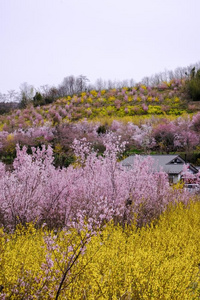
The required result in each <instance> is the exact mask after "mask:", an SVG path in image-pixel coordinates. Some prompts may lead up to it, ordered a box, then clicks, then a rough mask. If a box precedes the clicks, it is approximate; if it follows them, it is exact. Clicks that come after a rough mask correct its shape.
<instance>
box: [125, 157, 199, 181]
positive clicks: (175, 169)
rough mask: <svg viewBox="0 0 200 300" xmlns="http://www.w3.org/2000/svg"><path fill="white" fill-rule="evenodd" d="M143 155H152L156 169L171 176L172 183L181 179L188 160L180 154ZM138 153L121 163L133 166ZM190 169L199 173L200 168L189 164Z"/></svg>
mask: <svg viewBox="0 0 200 300" xmlns="http://www.w3.org/2000/svg"><path fill="white" fill-rule="evenodd" d="M141 156H142V157H144V158H145V157H151V158H153V160H154V166H155V170H157V171H159V170H162V171H164V172H166V173H167V174H168V176H169V182H170V183H176V182H178V181H179V180H180V179H181V175H182V172H183V168H184V165H185V164H186V162H185V161H184V159H182V158H181V157H180V156H179V155H141ZM135 157H136V155H131V156H129V157H127V158H125V159H124V160H123V161H122V162H121V164H122V166H124V167H126V168H132V166H133V163H134V159H135ZM188 171H189V172H190V173H192V174H197V173H198V169H197V168H196V167H194V166H193V165H192V164H188Z"/></svg>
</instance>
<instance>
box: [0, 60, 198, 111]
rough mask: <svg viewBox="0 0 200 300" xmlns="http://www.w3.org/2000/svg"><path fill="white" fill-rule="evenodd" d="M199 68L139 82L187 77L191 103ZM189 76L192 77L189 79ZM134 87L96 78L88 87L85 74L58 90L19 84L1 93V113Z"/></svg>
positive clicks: (152, 83)
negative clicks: (65, 98) (16, 88)
mask: <svg viewBox="0 0 200 300" xmlns="http://www.w3.org/2000/svg"><path fill="white" fill-rule="evenodd" d="M199 69H200V62H198V63H196V64H192V65H190V66H187V67H178V68H176V69H175V70H174V71H172V70H170V71H169V70H165V71H164V72H160V73H156V74H154V75H152V76H149V77H148V76H146V77H144V78H143V79H142V80H141V82H140V83H142V84H145V85H146V86H149V87H152V86H153V87H156V86H159V85H160V84H161V83H162V82H169V81H171V80H173V79H183V78H186V79H189V80H193V81H192V82H191V84H190V85H189V86H188V91H189V92H190V95H191V98H193V100H198V98H199V94H200V91H199V89H200V88H198V86H199V81H200V79H199V78H198V76H196V77H195V75H198V70H199ZM196 71H197V72H196ZM191 74H192V75H193V77H191ZM136 84H137V83H136V82H135V81H134V79H129V80H128V79H127V80H123V81H117V80H114V81H112V80H103V79H102V78H98V79H97V80H96V82H95V83H94V84H91V83H90V80H89V79H88V78H87V77H86V76H84V75H80V76H78V77H75V76H73V75H70V76H67V77H65V78H64V79H63V81H62V82H61V84H59V85H58V86H57V87H55V86H49V85H44V86H41V87H39V88H35V87H34V86H33V85H30V84H28V83H26V82H25V83H23V84H21V86H20V91H19V92H16V91H15V90H10V91H8V93H7V94H2V93H0V114H4V113H8V112H9V111H10V110H12V109H15V108H16V107H18V108H25V107H26V106H27V105H28V104H29V103H31V102H32V103H33V105H34V106H38V105H45V104H49V103H52V102H54V101H55V100H56V99H58V98H60V97H65V96H71V95H74V94H80V93H81V92H84V91H91V90H97V91H101V90H109V89H113V88H116V89H120V88H122V87H133V86H134V85H136ZM196 90H198V91H196ZM11 103H12V104H11Z"/></svg>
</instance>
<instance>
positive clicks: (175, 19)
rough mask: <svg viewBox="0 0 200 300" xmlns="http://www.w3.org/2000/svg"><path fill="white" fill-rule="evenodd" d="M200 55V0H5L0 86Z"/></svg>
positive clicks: (132, 70) (110, 74)
mask: <svg viewBox="0 0 200 300" xmlns="http://www.w3.org/2000/svg"><path fill="white" fill-rule="evenodd" d="M199 61H200V0H0V92H1V93H6V92H7V91H8V90H11V89H15V90H17V91H18V90H19V86H20V84H22V83H23V82H27V83H29V84H32V85H34V87H36V88H38V87H39V86H42V85H45V84H49V85H55V86H57V85H58V84H59V83H61V82H62V80H63V78H64V77H66V76H69V75H75V76H78V75H80V74H83V75H86V76H87V77H88V79H89V80H90V81H91V83H94V82H95V80H96V79H97V78H100V77H101V78H102V79H105V80H107V79H111V80H115V79H116V80H124V79H131V78H133V79H135V80H136V81H140V80H141V79H142V78H143V77H145V76H150V75H153V74H155V73H158V72H161V71H164V70H165V69H167V70H174V69H175V68H176V67H186V66H188V65H190V64H193V63H196V62H199Z"/></svg>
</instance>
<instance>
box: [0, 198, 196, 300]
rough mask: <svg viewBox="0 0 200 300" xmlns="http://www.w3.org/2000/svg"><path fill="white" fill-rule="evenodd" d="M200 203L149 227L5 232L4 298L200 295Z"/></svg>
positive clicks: (0, 284)
mask: <svg viewBox="0 0 200 300" xmlns="http://www.w3.org/2000/svg"><path fill="white" fill-rule="evenodd" d="M199 216H200V202H198V201H191V202H190V203H189V204H188V206H187V207H185V206H183V204H177V206H176V207H171V208H168V209H167V211H165V213H164V214H162V215H161V216H160V218H159V219H158V220H155V221H154V222H153V223H151V225H150V226H148V227H142V228H136V226H135V225H131V226H124V227H122V226H119V225H114V224H113V223H110V224H107V225H106V226H105V227H104V228H103V229H102V230H101V231H99V232H95V233H94V232H92V231H91V229H90V230H89V229H85V230H83V229H82V230H78V229H77V230H75V229H73V230H70V231H69V230H62V231H60V232H55V231H48V230H47V229H45V226H44V227H43V228H41V229H36V228H35V227H34V225H33V224H27V226H26V227H22V226H19V227H18V228H17V229H16V230H15V232H14V233H6V232H4V231H3V229H1V230H0V270H1V271H0V290H1V292H0V299H116V300H117V299H127V300H128V299H199V297H200V270H199V266H200V217H199Z"/></svg>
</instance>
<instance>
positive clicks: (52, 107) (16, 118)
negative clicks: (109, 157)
mask: <svg viewBox="0 0 200 300" xmlns="http://www.w3.org/2000/svg"><path fill="white" fill-rule="evenodd" d="M36 104H37V102H36V101H32V102H30V103H29V105H28V106H27V107H26V108H25V109H17V110H13V111H11V112H10V113H8V114H4V115H1V116H0V130H1V131H0V157H1V159H2V160H3V161H4V162H8V163H10V162H11V161H12V160H13V158H14V157H15V147H16V144H17V143H18V144H20V145H21V146H23V145H26V146H27V147H28V148H30V147H32V146H41V145H42V144H45V145H47V144H51V145H52V147H53V149H54V155H55V163H56V164H57V165H65V166H67V165H68V164H69V163H70V162H71V161H73V151H72V149H71V145H72V142H73V140H74V138H77V139H81V138H83V137H84V138H86V139H87V140H88V141H90V142H91V143H92V144H93V146H94V147H95V148H98V149H99V150H100V152H101V151H102V150H103V144H102V138H101V135H103V134H106V132H108V131H113V132H115V134H116V135H120V136H121V139H122V141H125V140H126V141H128V142H129V143H128V144H127V147H126V155H127V154H128V153H132V152H136V153H138V152H139V153H141V152H142V153H149V152H152V151H153V152H156V153H170V152H177V151H179V152H186V153H187V154H189V155H190V154H191V153H193V152H194V150H198V145H199V139H200V135H199V122H200V121H199V119H200V117H199V115H198V111H199V109H200V107H199V102H198V101H191V98H190V97H189V95H188V92H187V89H186V81H185V79H182V80H180V79H173V80H171V81H170V82H163V83H161V84H159V85H157V86H156V87H149V86H145V85H144V84H137V85H136V86H133V87H123V88H120V89H110V90H100V91H96V90H91V91H85V92H82V93H79V94H75V95H72V96H66V97H61V98H58V99H57V100H55V101H54V102H53V103H50V104H48V105H41V106H37V105H36ZM197 159H198V155H197V156H195V159H194V160H195V161H196V160H197Z"/></svg>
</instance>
